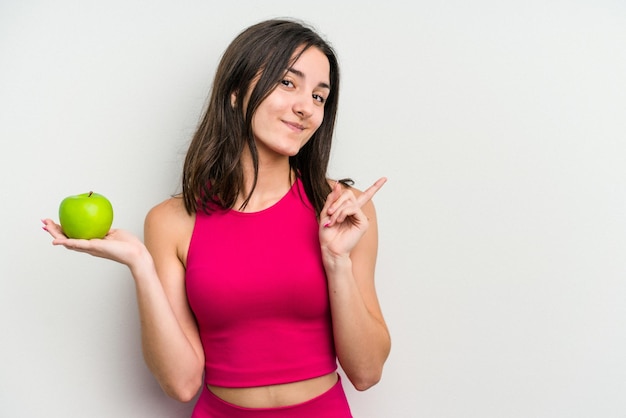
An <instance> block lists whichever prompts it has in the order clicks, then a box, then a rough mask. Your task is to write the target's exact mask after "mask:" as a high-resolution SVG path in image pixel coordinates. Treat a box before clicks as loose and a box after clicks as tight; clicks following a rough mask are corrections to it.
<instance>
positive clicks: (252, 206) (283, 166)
mask: <svg viewBox="0 0 626 418" xmlns="http://www.w3.org/2000/svg"><path fill="white" fill-rule="evenodd" d="M242 163H243V186H244V189H243V193H242V195H240V196H239V197H238V198H237V202H236V204H235V208H239V207H241V205H242V204H243V202H244V200H245V199H246V197H247V196H248V194H250V191H251V190H252V188H253V187H254V190H252V195H251V196H250V200H249V201H248V203H247V205H246V207H245V209H244V211H245V212H256V211H259V210H263V209H266V208H268V207H270V206H272V205H273V204H274V203H276V202H277V201H278V200H280V199H281V198H282V197H283V196H284V195H285V194H287V192H288V191H289V189H290V188H291V186H292V185H293V182H294V180H295V175H294V173H293V172H292V170H291V166H290V165H289V157H284V158H275V159H271V160H269V161H268V160H267V159H263V158H259V167H258V175H257V179H256V185H255V184H254V166H253V164H252V157H251V156H250V154H249V152H244V154H243V155H242Z"/></svg>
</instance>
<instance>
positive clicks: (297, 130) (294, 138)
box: [246, 47, 330, 157]
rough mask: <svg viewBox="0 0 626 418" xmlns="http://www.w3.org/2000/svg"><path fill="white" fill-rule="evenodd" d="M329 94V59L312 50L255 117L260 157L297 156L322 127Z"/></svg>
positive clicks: (292, 68)
mask: <svg viewBox="0 0 626 418" xmlns="http://www.w3.org/2000/svg"><path fill="white" fill-rule="evenodd" d="M298 52H299V50H298V51H296V53H298ZM329 93H330V64H329V62H328V58H326V55H324V53H322V52H321V51H320V50H319V49H317V48H314V47H311V48H309V49H307V50H306V51H304V52H303V53H302V55H300V57H299V58H298V60H297V61H296V62H294V64H293V65H292V66H291V67H290V68H289V69H288V71H287V73H286V74H285V76H284V78H283V79H282V80H281V81H280V83H278V86H277V87H276V88H275V89H274V90H273V91H272V92H271V93H270V94H269V96H267V98H266V99H265V100H263V102H261V103H260V104H259V106H258V108H257V109H256V111H255V113H254V116H253V117H252V132H253V133H254V138H255V141H256V146H257V150H258V152H259V157H262V156H265V157H281V156H282V157H284V156H293V155H296V154H297V153H298V151H300V148H302V147H303V146H304V145H305V144H306V143H307V141H308V140H309V139H310V138H311V136H313V134H314V133H315V131H316V130H317V128H319V126H320V125H321V124H322V120H323V119H324V103H325V101H326V98H327V97H328V95H329ZM246 102H247V100H246Z"/></svg>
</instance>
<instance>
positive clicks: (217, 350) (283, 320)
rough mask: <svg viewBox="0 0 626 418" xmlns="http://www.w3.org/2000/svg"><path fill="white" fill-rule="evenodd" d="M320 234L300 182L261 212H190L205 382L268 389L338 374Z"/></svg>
mask: <svg viewBox="0 0 626 418" xmlns="http://www.w3.org/2000/svg"><path fill="white" fill-rule="evenodd" d="M303 200H304V201H303ZM305 202H306V203H305ZM318 228H319V226H318V222H317V218H316V216H315V211H314V210H313V208H312V206H311V204H310V203H309V200H308V199H307V197H306V194H305V193H304V189H303V187H302V183H301V182H300V180H297V181H296V182H295V183H294V186H292V188H291V189H290V191H289V192H288V193H287V194H286V195H285V196H284V197H283V198H282V199H281V200H280V201H278V202H277V203H276V204H274V205H273V206H271V207H269V208H267V209H265V210H262V211H259V212H253V213H248V212H238V211H235V210H225V211H216V212H213V213H211V214H210V215H206V214H205V213H203V212H201V211H200V212H198V213H197V214H196V223H195V227H194V231H193V235H192V238H191V243H190V245H189V252H188V255H187V272H186V287H187V297H188V299H189V304H190V306H191V309H192V310H193V312H194V314H195V316H196V320H197V322H198V328H199V330H200V338H201V340H202V344H203V347H204V352H205V356H206V365H205V380H206V382H207V383H209V384H211V385H216V386H225V387H250V386H265V385H272V384H279V383H288V382H294V381H299V380H304V379H309V378H313V377H318V376H322V375H324V374H327V373H331V372H332V371H334V370H336V368H337V361H336V356H335V348H334V344H333V337H332V324H331V317H330V306H329V300H328V287H327V282H326V275H325V272H324V267H323V264H322V260H321V253H320V244H319V238H318Z"/></svg>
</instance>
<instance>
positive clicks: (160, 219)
mask: <svg viewBox="0 0 626 418" xmlns="http://www.w3.org/2000/svg"><path fill="white" fill-rule="evenodd" d="M194 223H195V216H194V215H191V214H189V213H187V210H186V209H185V205H184V203H183V199H182V197H180V196H175V197H171V198H169V199H166V200H164V201H163V202H161V203H159V204H158V205H156V206H154V207H153V208H152V209H150V211H149V212H148V214H147V215H146V220H145V224H144V236H145V241H146V245H149V246H152V247H155V246H160V247H161V246H164V245H168V244H170V245H174V246H176V252H177V253H178V255H179V257H180V258H181V259H183V260H184V259H185V258H186V252H187V248H188V246H189V242H190V240H191V234H192V233H193V227H194Z"/></svg>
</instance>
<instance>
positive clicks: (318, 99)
mask: <svg viewBox="0 0 626 418" xmlns="http://www.w3.org/2000/svg"><path fill="white" fill-rule="evenodd" d="M313 98H314V99H315V100H317V101H318V102H320V103H324V102H325V101H326V98H324V97H323V96H320V95H319V94H314V95H313Z"/></svg>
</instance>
